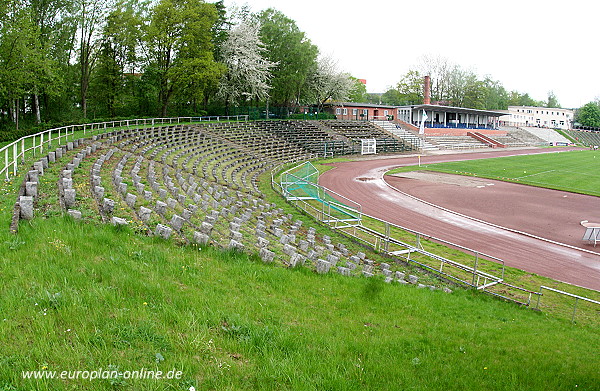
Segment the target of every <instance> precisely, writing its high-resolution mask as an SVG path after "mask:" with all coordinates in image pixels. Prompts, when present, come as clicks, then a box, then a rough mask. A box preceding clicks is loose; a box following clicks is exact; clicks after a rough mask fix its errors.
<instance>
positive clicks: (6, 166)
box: [4, 148, 8, 180]
mask: <svg viewBox="0 0 600 391" xmlns="http://www.w3.org/2000/svg"><path fill="white" fill-rule="evenodd" d="M4 167H5V168H6V170H5V171H6V180H8V148H6V149H5V150H4Z"/></svg>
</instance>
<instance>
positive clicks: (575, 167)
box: [389, 151, 600, 196]
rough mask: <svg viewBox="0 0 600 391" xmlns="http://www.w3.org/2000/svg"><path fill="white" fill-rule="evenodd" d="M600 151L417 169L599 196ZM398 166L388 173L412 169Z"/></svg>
mask: <svg viewBox="0 0 600 391" xmlns="http://www.w3.org/2000/svg"><path fill="white" fill-rule="evenodd" d="M599 167H600V152H598V151H572V152H560V153H549V154H537V155H528V156H511V157H500V158H492V159H480V160H469V161H463V162H449V163H437V164H429V165H423V166H421V167H420V168H418V169H419V170H430V171H439V172H445V173H450V174H460V175H467V176H477V177H481V178H488V179H497V180H501V181H507V182H514V183H521V184H525V185H532V186H538V187H545V188H549V189H556V190H564V191H569V192H573V193H580V194H589V195H594V196H600V172H599V171H598V168H599ZM415 170H417V168H416V167H414V166H411V167H401V168H397V169H394V170H392V171H390V172H389V174H395V173H400V172H408V171H415Z"/></svg>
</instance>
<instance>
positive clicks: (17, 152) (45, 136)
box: [0, 115, 248, 180]
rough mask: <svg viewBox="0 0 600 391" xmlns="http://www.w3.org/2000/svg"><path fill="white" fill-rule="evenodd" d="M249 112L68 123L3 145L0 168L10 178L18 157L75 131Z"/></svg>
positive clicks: (239, 118)
mask: <svg viewBox="0 0 600 391" xmlns="http://www.w3.org/2000/svg"><path fill="white" fill-rule="evenodd" d="M247 120H248V116H247V115H236V116H212V117H173V118H143V119H128V120H121V121H110V122H97V123H91V124H81V125H69V126H63V127H60V128H54V129H48V130H44V131H42V132H39V133H36V134H31V135H28V136H24V137H21V138H20V139H18V140H16V141H13V142H12V143H10V144H8V145H6V146H4V147H2V148H0V159H1V156H2V155H4V159H3V163H4V164H3V166H2V168H0V176H2V174H4V175H5V177H6V179H7V180H8V179H9V176H10V174H11V173H12V175H17V171H18V165H19V160H20V161H21V163H25V159H26V154H28V153H31V155H32V156H35V155H36V153H40V154H41V153H42V152H43V151H44V148H49V147H52V143H53V142H55V141H56V142H57V145H60V143H61V141H63V140H64V141H65V142H66V141H68V140H69V137H71V139H72V138H73V137H74V135H75V132H79V131H83V134H84V135H86V134H87V133H88V132H101V131H108V130H109V129H114V128H122V127H130V126H155V125H166V124H180V123H186V122H191V123H195V122H214V121H217V122H220V121H247Z"/></svg>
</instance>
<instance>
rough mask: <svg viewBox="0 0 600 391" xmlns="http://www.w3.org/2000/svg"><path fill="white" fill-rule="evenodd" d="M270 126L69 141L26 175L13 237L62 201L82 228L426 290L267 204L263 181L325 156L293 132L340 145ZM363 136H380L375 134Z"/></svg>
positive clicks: (318, 127)
mask: <svg viewBox="0 0 600 391" xmlns="http://www.w3.org/2000/svg"><path fill="white" fill-rule="evenodd" d="M269 124H271V122H269ZM272 124H276V122H272ZM265 125H266V124H260V123H214V124H209V125H204V124H203V125H202V126H161V127H151V128H143V129H127V130H119V131H114V132H109V133H104V134H101V135H98V136H94V137H93V138H89V139H78V140H74V141H72V142H68V143H66V144H65V145H62V146H60V147H58V148H56V149H55V150H53V151H50V152H48V153H47V155H45V156H44V157H42V158H41V159H40V160H38V161H36V162H35V163H34V166H33V167H32V169H31V170H30V171H29V172H27V173H26V174H25V177H24V178H23V185H22V186H21V192H20V194H19V195H18V196H17V203H16V204H15V213H14V219H15V220H16V222H17V225H16V226H14V224H13V229H14V230H16V229H18V221H19V219H31V218H33V216H34V215H35V214H39V213H43V211H41V210H37V211H36V208H39V207H40V205H46V206H48V205H49V204H50V203H52V200H53V199H54V198H56V196H57V195H58V199H59V200H60V209H62V211H63V212H65V213H68V214H69V215H71V216H73V218H75V219H81V218H86V219H92V220H95V219H101V220H102V221H104V222H106V223H108V222H110V223H112V224H113V225H117V226H119V225H129V226H131V227H133V229H135V230H136V231H137V232H140V233H144V234H147V235H154V236H158V237H162V238H164V239H174V240H176V241H179V242H182V243H192V244H197V245H199V246H203V245H206V244H212V245H214V246H218V247H222V248H228V249H235V250H239V251H250V252H257V253H258V254H259V256H260V258H261V259H262V260H263V261H264V262H278V263H281V264H283V265H285V266H291V267H294V266H297V265H306V266H308V267H311V268H314V269H315V270H316V271H317V272H319V273H326V272H329V271H330V270H331V271H337V272H338V273H340V274H343V275H365V276H372V275H374V274H376V273H378V274H382V275H384V276H385V278H386V281H387V282H390V281H394V280H395V281H398V282H401V283H413V284H417V277H416V276H412V275H410V276H409V275H405V272H404V271H402V270H401V269H399V267H401V266H399V265H396V264H394V265H391V266H390V265H389V264H386V263H380V262H377V263H376V262H374V261H373V260H370V259H368V258H367V257H366V256H365V254H364V253H362V252H356V253H352V252H350V251H349V250H348V249H347V248H346V247H345V246H344V245H343V244H340V243H333V242H332V240H331V238H330V237H328V236H326V235H318V234H317V230H316V229H315V228H314V227H304V226H303V224H302V221H299V220H297V221H293V217H292V215H289V214H284V213H283V210H282V209H280V208H277V207H276V205H274V204H268V203H266V202H265V201H264V195H263V194H262V193H261V191H260V190H259V187H258V183H257V180H258V177H259V175H261V174H262V173H265V172H266V171H267V170H271V169H273V168H274V167H276V166H277V165H278V164H280V163H281V162H284V161H285V162H287V161H290V160H292V159H295V158H300V157H308V155H310V148H313V147H314V148H315V150H316V149H318V148H319V146H318V144H314V145H312V144H311V142H312V140H309V139H308V138H303V137H302V136H299V135H297V134H293V133H294V132H293V129H298V127H300V126H305V127H306V129H309V130H308V132H313V133H314V134H315V135H319V136H320V137H322V138H323V139H325V141H327V142H329V141H340V140H336V139H335V135H334V134H332V133H330V132H329V131H328V130H326V129H324V128H323V126H324V125H323V124H319V123H312V124H308V125H307V124H296V123H293V122H292V121H290V122H289V123H287V122H283V121H282V122H281V123H279V122H277V126H274V127H273V128H269V127H268V126H265ZM341 125H342V124H340V126H341ZM295 127H296V128H295ZM299 129H305V128H299ZM338 129H341V128H339V127H338ZM350 132H351V130H349V129H346V134H348V135H350ZM358 132H360V134H361V135H362V136H372V135H373V134H371V133H368V128H361V130H358V128H357V133H358ZM375 135H376V136H382V134H380V133H379V134H377V133H375ZM293 140H296V142H293ZM43 175H47V176H49V177H53V176H55V177H56V178H57V181H54V179H52V180H51V181H49V182H48V181H45V182H44V183H45V184H44V185H43V186H51V187H50V188H45V189H44V191H43V192H38V188H39V186H40V183H41V182H40V181H39V179H40V177H41V176H43ZM48 183H51V184H52V185H49V184H48ZM54 183H56V187H54V188H52V186H54V185H53V184H54ZM13 223H14V221H13Z"/></svg>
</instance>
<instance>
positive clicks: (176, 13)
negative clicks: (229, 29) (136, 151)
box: [145, 0, 224, 116]
mask: <svg viewBox="0 0 600 391" xmlns="http://www.w3.org/2000/svg"><path fill="white" fill-rule="evenodd" d="M216 21H217V10H216V8H215V6H214V5H213V4H209V3H205V2H203V1H201V0H161V1H160V2H159V3H157V4H156V6H155V7H154V8H153V9H152V11H151V17H150V23H149V25H148V27H147V29H146V36H145V41H146V44H147V58H148V67H149V68H153V69H154V70H155V71H154V72H153V74H154V75H155V76H156V77H157V80H156V82H157V83H158V102H159V105H160V115H162V116H165V115H167V109H168V107H169V103H170V101H171V99H172V98H173V97H174V96H178V97H179V98H180V101H181V102H182V103H183V104H188V103H192V101H194V100H201V99H203V98H204V91H205V89H206V88H207V86H208V85H210V84H215V85H216V83H217V82H218V80H219V78H220V77H221V75H222V73H223V72H224V67H222V66H219V65H218V64H217V63H216V62H215V60H214V57H213V52H212V50H213V33H212V28H213V25H214V23H215V22H216Z"/></svg>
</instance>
